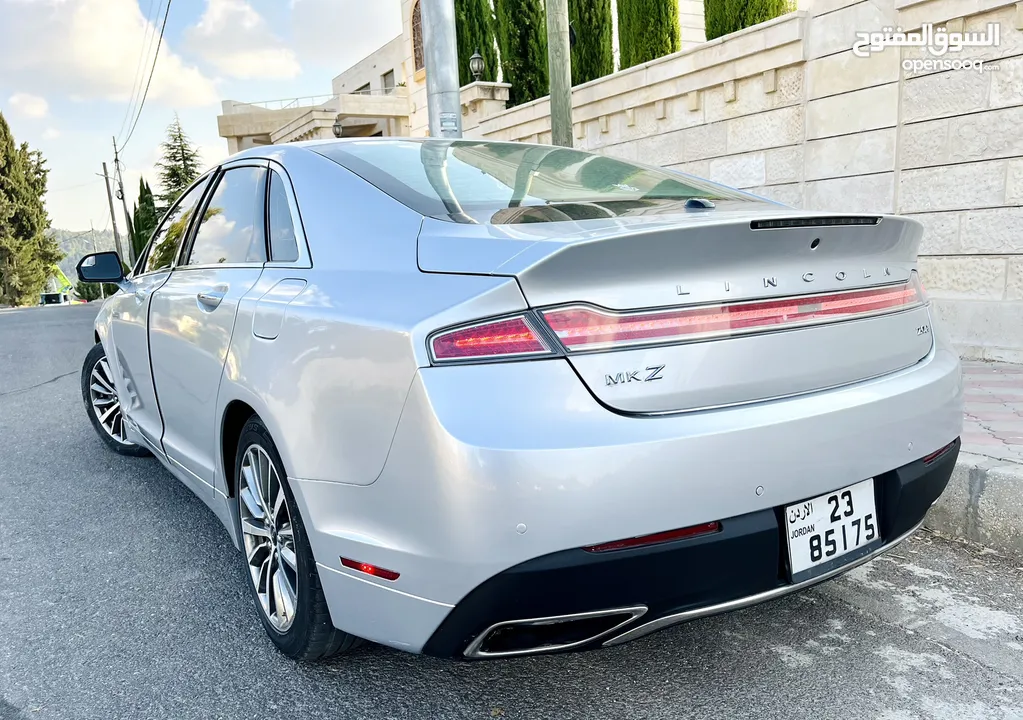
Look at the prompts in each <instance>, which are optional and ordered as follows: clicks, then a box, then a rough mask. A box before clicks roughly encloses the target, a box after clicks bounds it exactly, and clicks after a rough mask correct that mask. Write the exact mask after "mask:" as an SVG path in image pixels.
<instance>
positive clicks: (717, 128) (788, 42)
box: [466, 0, 1023, 362]
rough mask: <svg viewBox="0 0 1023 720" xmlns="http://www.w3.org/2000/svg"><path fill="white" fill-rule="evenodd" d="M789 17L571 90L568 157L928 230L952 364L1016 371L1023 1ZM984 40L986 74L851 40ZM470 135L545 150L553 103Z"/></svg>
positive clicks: (860, 5) (902, 1) (816, 6)
mask: <svg viewBox="0 0 1023 720" xmlns="http://www.w3.org/2000/svg"><path fill="white" fill-rule="evenodd" d="M799 7H800V8H801V9H800V10H799V11H798V12H795V13H792V14H789V15H786V16H784V17H781V18H776V19H774V20H772V21H769V22H767V23H763V24H761V25H758V26H756V27H753V28H749V29H747V30H744V31H741V32H739V33H735V34H733V35H730V36H727V37H725V38H718V39H717V40H714V41H711V42H707V43H702V44H699V45H695V46H693V47H691V48H687V49H684V50H683V51H682V52H680V53H676V54H675V55H671V56H668V57H665V58H660V59H658V60H655V61H653V62H651V63H647V64H646V65H642V66H638V67H635V68H630V69H629V70H626V71H623V72H619V73H616V74H614V75H612V76H609V77H605V78H601V79H599V80H595V81H593V82H591V83H587V84H585V85H580V86H578V87H576V88H575V89H574V91H573V120H574V122H575V136H576V141H575V143H576V146H577V147H581V148H586V149H589V150H596V151H599V152H604V153H607V154H609V155H615V156H619V157H623V158H628V159H633V160H637V161H641V162H647V163H652V164H658V165H665V166H670V167H674V168H678V169H681V170H683V171H686V172H690V173H693V174H695V175H700V176H704V177H709V178H711V179H713V180H717V181H720V182H723V183H726V184H728V185H733V186H736V187H740V188H743V189H747V190H750V191H752V192H754V193H757V194H760V195H763V196H766V197H770V198H772V199H775V200H778V201H780V202H783V203H786V204H790V205H793V206H795V207H800V208H807V209H815V210H817V209H826V210H838V211H841V210H848V211H865V212H889V213H891V212H894V213H901V214H907V215H909V216H911V217H914V218H916V219H918V220H920V221H921V222H922V223H924V225H925V228H926V232H925V237H924V241H923V245H922V247H921V258H920V265H919V267H920V272H921V276H922V278H923V281H924V283H925V286H926V288H927V290H928V293H929V294H930V296H931V297H932V298H933V299H934V303H935V307H936V308H937V310H938V312H939V313H940V315H941V316H942V318H943V320H944V322H945V325H946V327H947V328H948V330H949V331H950V333H951V334H952V337H953V339H954V341H955V342H956V343H957V346H958V347H959V349H960V351H961V352H962V354H963V355H964V356H965V357H972V358H984V359H1001V360H1008V361H1013V362H1023V207H1021V205H1023V31H1021V29H1020V28H1021V26H1023V3H1016V2H1011V3H1010V2H1007V1H1006V0H803V1H802V2H800V4H799ZM927 22H929V23H934V24H935V25H936V26H947V28H948V30H949V31H950V32H951V31H956V30H968V31H983V30H984V29H985V28H986V26H987V23H990V22H996V23H999V25H1000V43H999V45H998V46H997V47H984V48H971V49H968V50H967V49H964V50H963V51H962V53H961V57H964V58H971V59H983V60H985V61H987V62H988V63H990V64H991V65H994V64H997V65H998V69H997V70H995V69H993V68H991V69H986V70H985V71H984V72H982V73H978V72H976V71H974V70H948V71H944V72H929V73H928V72H919V73H914V72H913V71H911V70H906V69H905V66H904V61H905V60H912V59H914V58H919V57H921V53H922V52H926V51H923V50H921V49H920V48H898V47H890V48H886V49H885V50H884V51H883V52H881V53H877V54H874V55H871V56H870V57H867V58H861V57H857V56H856V55H854V54H853V52H852V45H853V43H854V41H855V40H856V33H857V32H859V31H862V32H877V31H880V30H881V29H882V28H883V27H886V26H901V27H902V28H903V29H904V30H907V31H908V30H913V29H917V28H919V27H920V26H921V24H922V23H927ZM466 134H467V136H473V137H485V138H490V139H500V140H523V141H532V142H550V120H549V103H548V101H547V100H546V99H541V100H537V101H535V102H533V103H529V104H527V105H522V106H519V107H516V108H512V109H511V110H507V111H505V112H502V113H499V114H497V115H494V116H491V117H487V118H485V119H483V120H482V122H481V123H480V124H479V126H478V127H477V128H474V129H473V130H471V131H469V132H467V133H466Z"/></svg>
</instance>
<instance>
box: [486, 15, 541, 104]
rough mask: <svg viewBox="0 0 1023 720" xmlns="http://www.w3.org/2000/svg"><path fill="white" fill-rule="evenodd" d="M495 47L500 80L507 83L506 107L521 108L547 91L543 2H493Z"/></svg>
mask: <svg viewBox="0 0 1023 720" xmlns="http://www.w3.org/2000/svg"><path fill="white" fill-rule="evenodd" d="M494 9H495V10H496V11H497V45H498V47H499V48H500V49H501V68H502V70H503V71H504V81H505V82H508V83H511V90H510V91H509V92H510V95H511V99H510V101H509V105H521V104H522V103H527V102H529V101H530V100H535V99H537V98H539V97H543V96H545V95H547V94H548V93H549V92H550V81H549V79H548V75H547V16H546V14H545V12H544V2H543V0H494Z"/></svg>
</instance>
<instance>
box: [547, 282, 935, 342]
mask: <svg viewBox="0 0 1023 720" xmlns="http://www.w3.org/2000/svg"><path fill="white" fill-rule="evenodd" d="M922 302H923V291H922V290H921V289H920V286H919V284H918V282H917V281H916V276H915V274H914V277H913V280H911V281H910V282H908V283H906V284H904V285H888V286H885V287H879V288H871V289H869V290H853V291H850V292H841V293H828V294H824V295H802V296H799V297H792V298H785V299H782V300H765V301H756V302H742V303H731V304H727V305H713V306H705V307H692V308H684V309H674V310H662V311H657V312H645V313H614V312H610V311H607V310H598V309H595V308H589V307H583V306H576V307H567V308H562V309H558V310H551V311H547V312H545V313H543V317H544V320H546V321H547V323H548V324H549V325H550V326H551V329H553V330H554V332H555V333H557V336H558V338H559V339H560V340H561V342H562V343H563V344H564V345H565V347H566V348H568V349H569V350H593V349H599V348H609V347H618V346H627V345H642V344H649V343H655V342H670V341H672V340H678V341H684V340H701V339H707V338H715V337H729V336H732V335H741V334H747V333H751V332H758V331H765V330H777V329H781V328H785V327H798V326H801V325H818V324H823V323H829V322H838V321H840V320H851V319H854V318H858V317H868V316H871V315H879V314H883V313H889V312H895V311H897V310H904V309H906V308H909V307H912V306H915V305H919V304H920V303H922Z"/></svg>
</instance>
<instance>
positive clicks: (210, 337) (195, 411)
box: [149, 161, 267, 492]
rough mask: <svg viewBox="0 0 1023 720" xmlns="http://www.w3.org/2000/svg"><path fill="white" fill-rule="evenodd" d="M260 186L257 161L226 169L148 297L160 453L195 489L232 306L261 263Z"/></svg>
mask: <svg viewBox="0 0 1023 720" xmlns="http://www.w3.org/2000/svg"><path fill="white" fill-rule="evenodd" d="M266 181H267V170H266V162H265V161H243V162H240V163H237V164H233V165H229V166H226V167H225V168H224V170H223V171H222V172H221V173H220V174H219V175H218V176H217V178H215V180H214V183H215V186H214V187H213V189H212V192H211V194H210V195H209V198H210V199H209V201H208V202H207V204H206V205H205V207H204V208H203V212H202V215H201V217H200V219H199V223H198V228H197V230H196V231H195V233H194V237H193V239H192V242H191V244H190V245H188V246H187V247H186V248H184V250H183V252H182V255H181V259H180V262H179V264H178V266H177V267H175V269H174V271H173V273H171V276H170V278H168V280H167V282H166V283H164V284H163V285H162V286H161V287H160V288H159V289H158V290H157V291H156V292H155V293H154V294H153V300H152V309H151V310H150V326H149V340H150V348H151V352H152V358H153V380H154V383H155V386H156V392H157V395H158V396H159V398H160V408H161V410H162V413H163V419H164V433H163V448H164V451H165V452H166V453H167V457H168V458H169V459H170V460H171V461H172V462H174V463H175V464H176V465H177V466H178V467H179V468H181V469H184V470H185V471H187V473H188V475H190V476H191V478H192V479H193V480H194V481H196V482H194V483H193V485H194V489H196V490H197V491H199V492H209V491H211V488H212V487H213V483H214V475H215V471H214V458H215V457H216V452H215V448H216V435H215V428H216V420H217V418H216V407H217V391H218V388H219V386H220V379H221V374H222V373H223V371H224V366H225V363H227V362H228V353H229V350H230V347H231V337H232V334H233V332H234V323H235V316H236V314H237V310H238V303H239V301H240V300H241V299H242V297H244V296H245V294H246V293H247V292H249V290H250V289H251V288H252V287H253V286H254V285H255V284H256V281H257V280H258V279H259V276H260V274H261V273H262V271H263V265H264V263H265V262H266V258H267V247H266V230H265V195H266ZM199 483H201V485H200V484H199Z"/></svg>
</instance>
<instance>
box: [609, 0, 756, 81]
mask: <svg viewBox="0 0 1023 720" xmlns="http://www.w3.org/2000/svg"><path fill="white" fill-rule="evenodd" d="M737 1H738V2H746V1H747V0H737ZM618 40H619V43H618V44H619V46H620V48H621V66H622V69H623V70H624V69H625V68H628V67H632V66H633V65H640V64H642V63H645V62H649V61H651V60H655V59H656V58H659V57H663V56H665V55H669V54H671V53H673V52H678V49H679V25H678V0H618Z"/></svg>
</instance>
